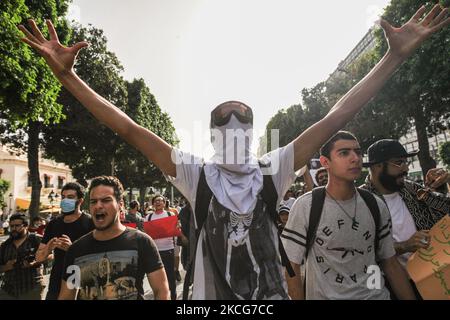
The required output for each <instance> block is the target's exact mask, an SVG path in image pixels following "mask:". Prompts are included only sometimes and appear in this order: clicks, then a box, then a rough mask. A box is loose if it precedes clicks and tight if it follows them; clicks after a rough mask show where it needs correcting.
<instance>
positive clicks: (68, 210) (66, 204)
mask: <svg viewBox="0 0 450 320" xmlns="http://www.w3.org/2000/svg"><path fill="white" fill-rule="evenodd" d="M76 206H77V200H75V199H67V198H64V199H62V200H61V212H62V214H63V215H69V214H72V213H74V212H75V208H76Z"/></svg>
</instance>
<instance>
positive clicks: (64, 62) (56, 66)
mask: <svg viewBox="0 0 450 320" xmlns="http://www.w3.org/2000/svg"><path fill="white" fill-rule="evenodd" d="M46 23H47V26H48V30H49V34H50V40H47V39H45V38H44V36H43V35H42V33H41V31H40V30H39V28H38V27H37V25H36V23H35V22H34V20H29V26H30V28H31V30H32V33H30V32H29V31H28V30H27V29H26V28H25V27H24V26H23V25H20V26H19V29H20V30H21V31H22V32H23V33H24V34H25V35H26V37H25V38H22V41H23V42H25V43H27V44H29V45H30V46H31V47H33V48H34V49H36V51H37V52H38V53H39V54H40V55H41V56H42V57H44V59H45V61H47V64H48V65H49V66H50V68H51V69H52V71H53V72H54V73H55V75H62V74H64V73H66V72H68V71H70V70H72V68H73V65H74V64H75V59H76V57H77V54H78V52H79V51H80V49H82V48H84V47H87V46H88V43H87V42H84V41H83V42H78V43H77V44H75V45H74V46H72V47H64V46H63V45H61V43H60V42H59V39H58V35H57V34H56V31H55V28H54V27H53V24H52V23H51V21H50V20H46Z"/></svg>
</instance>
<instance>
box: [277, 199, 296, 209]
mask: <svg viewBox="0 0 450 320" xmlns="http://www.w3.org/2000/svg"><path fill="white" fill-rule="evenodd" d="M294 202H295V198H289V199H287V200H284V199H283V200H281V202H280V205H279V206H278V208H281V207H282V206H285V207H288V208H289V209H290V208H292V205H293V204H294Z"/></svg>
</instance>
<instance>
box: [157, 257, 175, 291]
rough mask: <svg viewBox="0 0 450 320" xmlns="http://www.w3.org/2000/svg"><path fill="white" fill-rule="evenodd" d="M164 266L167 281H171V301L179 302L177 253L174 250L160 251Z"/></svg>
mask: <svg viewBox="0 0 450 320" xmlns="http://www.w3.org/2000/svg"><path fill="white" fill-rule="evenodd" d="M159 255H160V256H161V260H162V262H163V264H164V270H165V271H166V275H167V280H168V281H169V289H170V299H172V300H177V282H176V279H175V270H174V269H175V252H174V250H173V249H172V250H166V251H159Z"/></svg>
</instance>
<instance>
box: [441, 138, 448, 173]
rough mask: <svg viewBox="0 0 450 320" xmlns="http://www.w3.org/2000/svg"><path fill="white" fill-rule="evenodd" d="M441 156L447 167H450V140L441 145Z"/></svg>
mask: <svg viewBox="0 0 450 320" xmlns="http://www.w3.org/2000/svg"><path fill="white" fill-rule="evenodd" d="M439 157H440V158H441V160H442V162H443V163H444V164H445V165H446V166H447V168H449V169H450V142H445V143H443V144H441V145H440V146H439Z"/></svg>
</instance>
